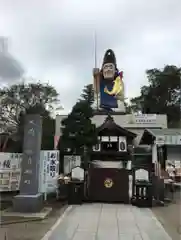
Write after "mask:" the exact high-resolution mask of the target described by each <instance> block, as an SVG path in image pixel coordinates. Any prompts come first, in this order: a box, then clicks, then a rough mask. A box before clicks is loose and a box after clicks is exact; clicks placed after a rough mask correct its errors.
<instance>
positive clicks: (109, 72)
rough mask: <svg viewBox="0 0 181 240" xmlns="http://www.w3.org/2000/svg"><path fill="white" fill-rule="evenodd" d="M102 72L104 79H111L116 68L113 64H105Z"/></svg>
mask: <svg viewBox="0 0 181 240" xmlns="http://www.w3.org/2000/svg"><path fill="white" fill-rule="evenodd" d="M102 71H103V76H104V78H105V79H112V78H114V75H115V71H116V68H115V65H114V64H113V63H105V64H104V65H103V69H102Z"/></svg>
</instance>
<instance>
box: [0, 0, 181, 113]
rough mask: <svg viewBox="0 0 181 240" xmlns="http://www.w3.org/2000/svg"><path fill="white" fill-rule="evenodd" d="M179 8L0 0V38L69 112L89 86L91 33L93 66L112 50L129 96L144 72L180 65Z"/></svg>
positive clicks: (114, 0) (109, 0)
mask: <svg viewBox="0 0 181 240" xmlns="http://www.w3.org/2000/svg"><path fill="white" fill-rule="evenodd" d="M180 7H181V2H180V0H175V1H170V0H160V1H156V0H153V1H149V2H148V1H145V0H137V1H132V0H127V1H126V0H104V1H103V0H99V1H95V0H92V1H83V0H76V1H75V0H74V1H73V0H69V1H68V0H60V1H58V0H52V1H48V0H44V1H43V0H36V1H35V0H32V1H31V2H29V3H28V4H27V1H23V0H16V1H13V0H0V34H1V35H3V36H8V37H9V38H10V52H11V53H12V54H13V56H14V58H15V59H16V58H17V59H18V60H20V62H21V63H22V64H23V66H24V67H25V68H26V70H27V73H26V74H27V75H30V76H33V77H35V78H39V79H40V80H42V81H48V80H49V82H51V83H52V84H53V85H55V86H56V88H57V90H58V91H59V93H60V98H61V100H62V102H63V104H64V105H65V108H66V109H70V108H71V106H72V105H73V104H74V103H75V101H76V99H77V98H78V97H79V94H80V92H81V90H82V88H83V86H84V85H86V84H88V83H91V82H92V68H93V67H94V31H95V30H96V32H97V58H98V65H99V66H101V63H102V58H103V55H104V52H105V50H106V49H107V48H112V49H113V50H114V51H115V53H116V57H117V63H118V67H119V68H120V70H123V71H124V76H125V78H124V81H125V85H126V96H127V97H129V98H130V97H134V96H136V95H137V94H139V89H140V86H141V85H143V84H146V76H145V70H146V69H149V68H152V67H163V66H164V64H176V65H179V64H180V54H179V53H180V50H181V45H180V41H181V29H180V27H179V22H180V21H181V15H180V13H179V9H180Z"/></svg>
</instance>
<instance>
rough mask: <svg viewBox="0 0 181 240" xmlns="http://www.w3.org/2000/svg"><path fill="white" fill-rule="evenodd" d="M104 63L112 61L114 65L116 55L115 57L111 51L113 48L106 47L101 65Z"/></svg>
mask: <svg viewBox="0 0 181 240" xmlns="http://www.w3.org/2000/svg"><path fill="white" fill-rule="evenodd" d="M105 63H113V64H114V65H115V67H117V66H116V57H115V54H114V52H113V50H111V49H108V50H107V51H106V52H105V54H104V59H103V65H104V64H105Z"/></svg>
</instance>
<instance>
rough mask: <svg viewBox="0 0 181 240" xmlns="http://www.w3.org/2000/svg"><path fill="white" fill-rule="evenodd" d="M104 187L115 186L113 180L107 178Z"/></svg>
mask: <svg viewBox="0 0 181 240" xmlns="http://www.w3.org/2000/svg"><path fill="white" fill-rule="evenodd" d="M104 186H105V187H106V188H111V187H112V186H113V180H112V179H111V178H106V180H105V181H104Z"/></svg>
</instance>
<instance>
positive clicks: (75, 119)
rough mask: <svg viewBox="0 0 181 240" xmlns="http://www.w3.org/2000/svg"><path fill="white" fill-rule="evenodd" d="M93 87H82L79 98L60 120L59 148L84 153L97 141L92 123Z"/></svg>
mask: <svg viewBox="0 0 181 240" xmlns="http://www.w3.org/2000/svg"><path fill="white" fill-rule="evenodd" d="M92 93H93V89H92V85H88V86H86V87H85V88H84V89H83V93H82V94H81V99H80V100H78V102H77V103H76V104H75V105H74V107H73V108H72V112H71V113H70V114H69V115H68V116H67V118H65V119H64V120H63V121H62V126H63V127H62V137H61V141H60V148H61V149H62V148H63V149H70V151H71V152H72V153H77V154H80V155H83V154H84V151H85V149H87V150H89V149H91V148H92V146H93V145H94V144H96V142H97V134H96V126H95V125H94V124H92V121H91V118H92V117H93V109H92V107H91V104H92V103H93V96H92Z"/></svg>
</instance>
